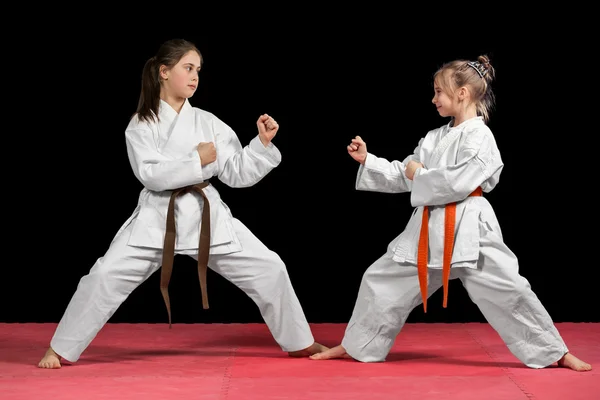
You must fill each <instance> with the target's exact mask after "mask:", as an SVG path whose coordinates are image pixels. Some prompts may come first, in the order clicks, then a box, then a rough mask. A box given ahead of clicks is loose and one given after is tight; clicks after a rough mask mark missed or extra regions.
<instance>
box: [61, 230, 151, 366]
mask: <svg viewBox="0 0 600 400" xmlns="http://www.w3.org/2000/svg"><path fill="white" fill-rule="evenodd" d="M131 226H132V225H129V226H128V227H127V228H126V229H124V230H123V231H122V232H120V233H119V234H118V235H117V236H116V237H115V238H114V240H113V242H112V243H111V245H110V247H109V249H108V250H107V252H106V254H105V255H104V256H103V257H101V258H99V259H98V260H97V261H96V263H95V264H94V266H93V267H92V268H91V270H90V272H89V273H88V274H87V275H85V276H84V277H82V278H81V280H80V281H79V285H78V286H77V290H76V291H75V294H74V295H73V297H72V298H71V301H70V303H69V305H68V306H67V309H66V311H65V313H64V314H63V317H62V319H61V320H60V323H59V324H58V327H57V329H56V332H55V333H54V336H53V338H52V341H51V343H50V347H52V349H54V351H55V352H56V353H58V355H60V356H62V357H63V358H64V359H66V360H68V361H71V362H75V361H77V360H78V359H79V356H80V355H81V353H83V351H84V350H85V349H86V348H87V347H88V345H89V344H90V342H91V341H92V340H93V339H94V337H95V336H96V334H97V333H98V332H99V331H100V329H101V328H102V327H103V326H104V324H106V322H107V321H108V320H109V319H110V317H111V316H112V315H113V314H114V313H115V311H116V310H117V308H118V307H119V306H120V305H121V304H122V303H123V302H124V301H125V299H126V298H127V297H128V296H129V294H130V293H131V292H132V291H133V290H134V289H135V288H137V287H138V286H139V285H141V284H142V283H143V282H144V281H145V280H146V279H147V278H148V277H149V276H150V275H152V273H154V272H155V271H156V270H157V269H158V268H159V267H160V262H161V255H162V253H161V251H160V250H155V249H148V248H137V247H131V246H128V245H127V239H128V238H129V229H130V228H131Z"/></svg>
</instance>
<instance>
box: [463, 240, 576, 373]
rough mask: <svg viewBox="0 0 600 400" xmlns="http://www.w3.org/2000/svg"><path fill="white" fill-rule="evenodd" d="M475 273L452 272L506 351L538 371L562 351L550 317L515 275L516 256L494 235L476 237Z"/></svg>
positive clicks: (526, 282)
mask: <svg viewBox="0 0 600 400" xmlns="http://www.w3.org/2000/svg"><path fill="white" fill-rule="evenodd" d="M480 245H481V250H480V259H479V263H478V268H477V269H476V270H474V269H469V268H461V269H460V270H461V271H460V272H459V271H455V272H456V273H457V275H458V277H459V278H460V280H461V281H462V283H463V285H464V287H465V288H466V290H467V292H468V293H469V296H470V298H471V300H473V302H475V304H477V306H478V307H479V309H480V310H481V312H482V313H483V315H484V316H485V318H486V319H487V320H488V322H489V324H490V325H491V326H492V327H493V328H494V329H495V330H496V331H497V332H498V334H499V335H500V337H501V338H502V339H503V340H504V342H505V343H506V345H507V346H508V348H509V349H510V351H511V352H512V353H513V354H514V355H515V356H516V357H517V358H518V359H519V360H521V362H523V363H524V364H525V365H527V366H528V367H530V368H543V367H546V366H548V365H550V364H552V363H555V362H557V361H558V360H560V359H561V358H562V357H563V356H564V355H565V354H566V353H567V351H568V349H567V346H566V345H565V343H564V341H563V339H562V337H561V336H560V334H559V333H558V330H557V329H556V327H555V326H554V323H553V322H552V319H551V318H550V315H549V314H548V312H547V311H546V309H545V308H544V306H543V305H542V303H541V302H540V300H539V299H538V298H537V296H536V295H535V294H534V293H533V291H532V290H531V287H530V285H529V282H528V281H527V280H526V279H525V278H524V277H522V276H521V275H519V265H518V261H517V258H516V256H515V255H514V254H513V253H512V251H510V250H509V249H508V247H507V246H506V245H505V244H504V243H503V241H502V239H501V238H500V237H499V236H498V235H497V234H496V233H494V232H492V231H488V232H487V234H485V235H483V236H482V238H481V242H480Z"/></svg>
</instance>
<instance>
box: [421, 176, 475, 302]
mask: <svg viewBox="0 0 600 400" xmlns="http://www.w3.org/2000/svg"><path fill="white" fill-rule="evenodd" d="M482 195H483V190H482V189H481V187H478V188H477V189H475V190H474V191H473V193H471V194H470V195H469V197H470V196H482ZM445 208H446V210H445V212H446V213H445V215H444V218H445V221H444V264H443V266H442V271H443V272H442V277H443V284H444V303H443V307H444V308H446V306H447V304H448V283H449V280H450V261H451V260H452V252H453V251H454V226H455V223H456V203H450V204H446V207H445ZM428 250H429V207H427V206H425V207H423V219H422V220H421V234H420V236H419V250H418V253H417V270H418V271H419V285H420V286H421V298H422V299H423V310H424V312H427V258H428V254H427V253H428Z"/></svg>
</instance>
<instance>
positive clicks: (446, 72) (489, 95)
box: [433, 55, 496, 123]
mask: <svg viewBox="0 0 600 400" xmlns="http://www.w3.org/2000/svg"><path fill="white" fill-rule="evenodd" d="M438 76H439V77H440V79H439V84H440V86H442V88H443V89H444V90H445V91H447V92H449V93H452V92H454V90H456V89H457V88H459V87H462V86H468V87H469V89H470V91H471V97H472V99H473V101H474V102H475V105H476V107H477V115H479V116H482V117H483V119H484V121H485V122H486V123H487V122H488V121H489V119H490V112H491V109H492V107H494V103H495V97H494V93H493V92H492V88H491V83H492V81H493V80H494V79H495V78H496V71H495V69H494V67H492V64H490V60H489V58H488V57H487V56H485V55H482V56H479V57H477V61H468V60H455V61H451V62H448V63H446V64H444V65H442V67H441V68H440V69H439V70H437V72H436V73H435V74H434V76H433V78H434V79H436V78H437V77H438Z"/></svg>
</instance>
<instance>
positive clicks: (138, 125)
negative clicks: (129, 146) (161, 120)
mask: <svg viewBox="0 0 600 400" xmlns="http://www.w3.org/2000/svg"><path fill="white" fill-rule="evenodd" d="M155 123H156V122H154V121H147V120H143V119H141V118H140V116H139V114H138V113H135V114H134V115H133V116H132V117H131V119H130V120H129V123H128V124H127V128H126V129H125V130H126V131H137V130H151V129H152V126H153V125H155Z"/></svg>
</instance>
